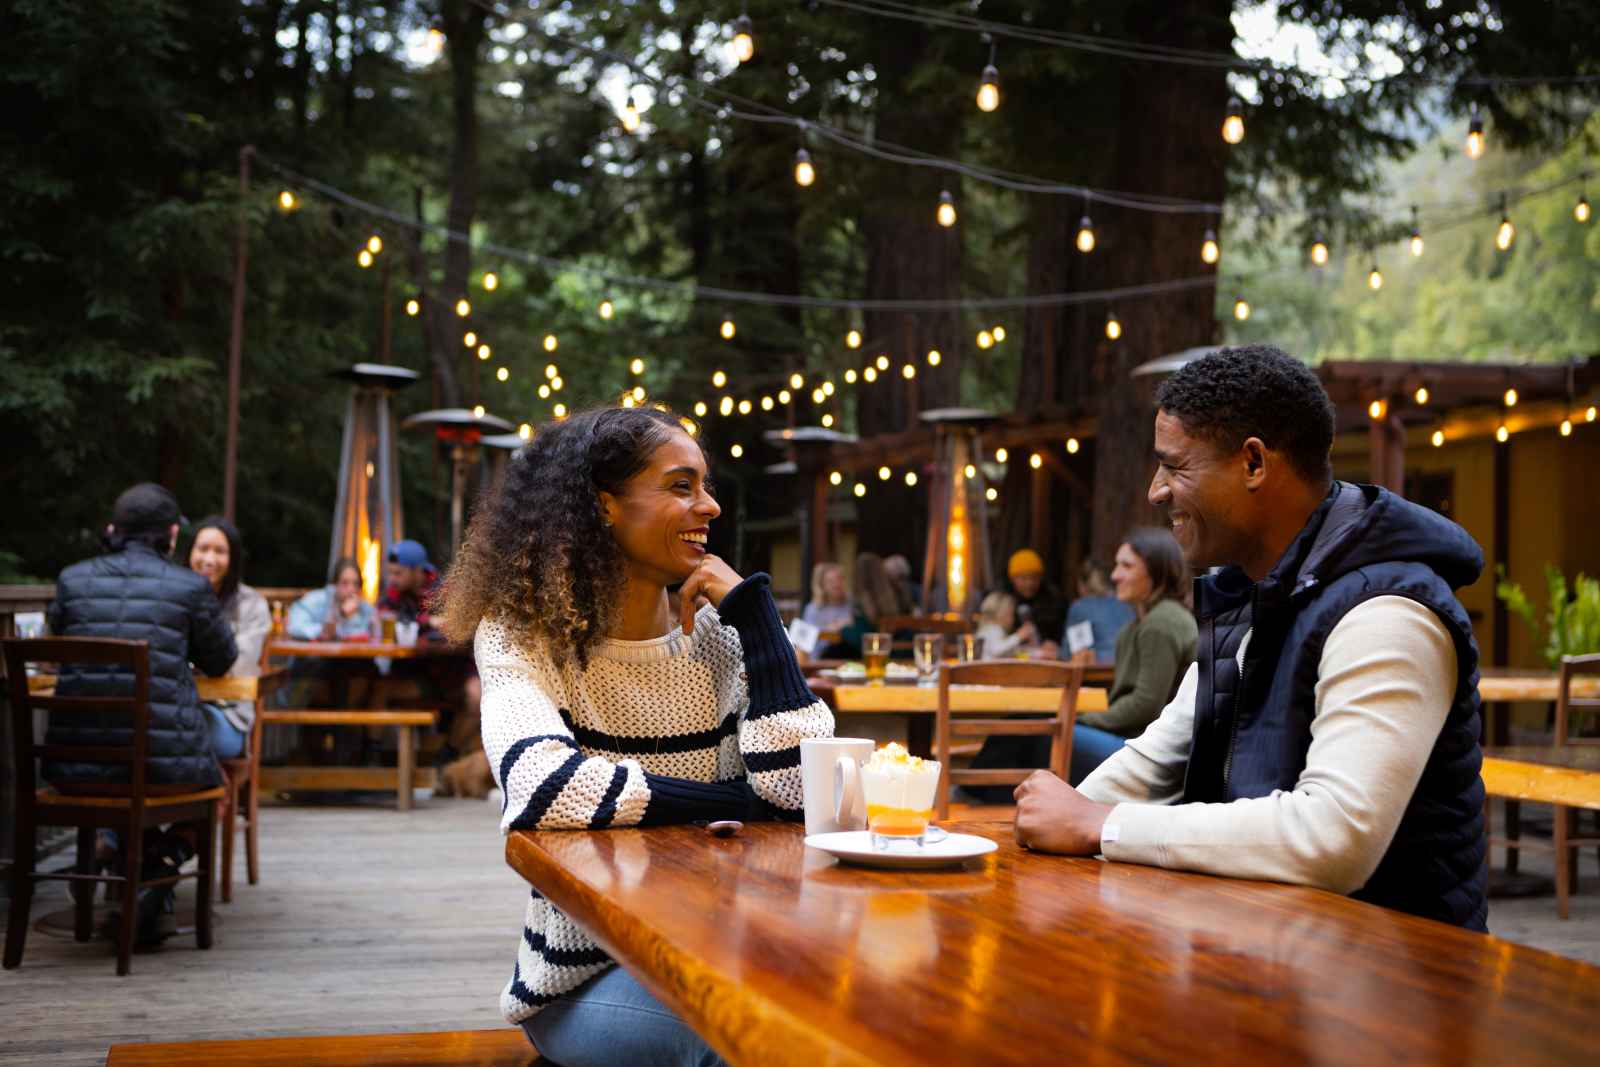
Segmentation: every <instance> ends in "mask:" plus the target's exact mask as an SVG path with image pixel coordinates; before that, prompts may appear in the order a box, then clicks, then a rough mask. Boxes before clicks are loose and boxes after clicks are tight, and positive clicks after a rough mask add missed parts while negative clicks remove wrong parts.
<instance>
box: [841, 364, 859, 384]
mask: <svg viewBox="0 0 1600 1067" xmlns="http://www.w3.org/2000/svg"><path fill="white" fill-rule="evenodd" d="M858 377H860V375H858V374H857V373H856V369H855V368H854V367H848V368H846V369H845V372H844V383H845V384H846V385H854V384H856V379H857V378H858Z"/></svg>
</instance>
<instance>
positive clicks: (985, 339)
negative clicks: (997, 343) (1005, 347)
mask: <svg viewBox="0 0 1600 1067" xmlns="http://www.w3.org/2000/svg"><path fill="white" fill-rule="evenodd" d="M978 347H979V348H993V347H994V334H992V333H990V332H989V331H988V330H979V331H978Z"/></svg>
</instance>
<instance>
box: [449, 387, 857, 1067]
mask: <svg viewBox="0 0 1600 1067" xmlns="http://www.w3.org/2000/svg"><path fill="white" fill-rule="evenodd" d="M691 425H692V424H691ZM721 512H722V509H721V508H720V507H719V506H718V505H717V502H716V499H715V498H714V497H713V496H712V494H711V483H710V478H709V477H708V474H707V470H706V456H705V452H704V451H703V450H702V449H701V447H700V444H699V442H698V441H697V440H696V439H695V438H694V437H692V436H690V435H689V434H688V433H686V432H685V429H684V427H683V426H682V425H680V424H679V421H678V419H677V418H676V417H674V416H673V415H671V414H669V413H667V412H664V411H659V410H657V409H655V408H600V409H595V410H592V411H585V412H581V413H579V414H576V415H573V416H572V417H571V418H568V419H565V420H562V421H560V422H556V423H552V424H549V425H546V426H543V427H541V428H540V429H539V432H538V434H537V435H536V436H535V437H534V438H533V440H532V441H531V442H530V443H529V444H527V445H524V446H523V447H522V448H520V449H518V450H517V451H516V452H515V453H513V454H512V457H511V460H510V462H509V463H508V464H507V465H506V470H505V474H504V475H503V476H502V477H501V479H500V481H499V482H498V483H497V484H496V486H495V488H494V490H493V491H492V492H491V493H490V495H489V497H488V499H487V500H485V501H484V503H482V504H481V505H480V506H479V508H478V510H477V512H476V514H474V515H473V518H472V526H471V528H470V529H469V530H468V532H467V537H466V541H465V543H464V544H463V545H462V546H461V551H460V552H459V553H457V555H456V559H455V562H454V563H453V565H452V566H451V568H450V572H449V574H448V576H447V577H446V578H445V584H444V589H443V604H442V611H441V612H439V616H440V623H441V626H442V629H443V630H444V632H445V635H446V636H447V637H448V638H449V639H450V640H451V641H452V642H453V643H458V644H465V643H467V642H469V641H470V642H472V644H473V649H474V652H475V654H476V657H477V662H478V673H479V675H480V677H481V679H482V683H483V704H482V716H483V747H484V750H485V752H486V753H487V754H488V757H489V767H490V769H491V771H492V772H493V774H494V777H495V780H496V782H497V783H498V784H499V786H500V788H501V789H502V791H503V793H504V797H505V803H504V807H503V809H502V816H501V820H500V827H501V830H502V831H504V832H507V833H509V832H510V831H512V830H601V829H605V828H608V827H631V826H660V825H666V824H669V823H690V822H696V821H700V820H717V819H741V820H748V819H754V818H773V817H784V818H790V819H797V818H799V817H800V814H801V809H802V795H801V788H800V742H801V741H802V740H804V739H806V738H810V737H827V736H829V735H831V734H832V733H833V716H832V715H831V714H830V713H829V711H828V708H827V705H825V704H823V703H821V702H820V701H818V700H817V699H816V697H815V696H813V695H812V693H811V691H810V690H809V689H808V688H807V687H806V682H805V678H804V677H803V676H802V675H801V673H800V667H799V664H798V663H796V661H795V652H794V647H793V646H792V645H791V644H790V643H789V639H788V636H787V635H786V634H785V633H784V630H783V623H782V622H781V621H780V620H779V618H778V608H777V605H776V604H775V603H774V602H773V599H772V593H771V591H770V589H769V585H770V580H769V579H768V577H767V575H765V574H753V575H751V576H750V577H748V578H741V577H740V576H739V575H738V574H736V573H734V571H733V569H732V568H731V567H729V566H728V565H727V564H726V563H724V562H723V561H722V560H720V559H718V558H717V557H716V556H713V555H709V554H708V553H707V551H706V544H707V539H708V535H709V533H710V529H711V523H712V522H713V521H714V520H715V519H716V518H717V516H718V515H720V514H721ZM680 583H681V585H680ZM668 586H679V589H678V596H679V605H680V610H679V611H678V612H674V611H673V610H672V608H671V607H670V606H669V600H668V596H667V588H668ZM524 914H525V918H524V921H523V930H522V931H521V937H519V938H518V939H517V949H516V966H515V968H514V969H513V971H512V974H511V981H510V982H509V983H507V985H506V987H505V991H504V993H502V995H501V997H500V1008H501V1011H502V1012H503V1013H504V1014H505V1017H506V1019H507V1020H508V1021H509V1022H511V1023H512V1024H514V1025H516V1024H520V1025H521V1026H522V1027H523V1029H524V1030H525V1031H526V1033H527V1034H528V1036H529V1038H530V1039H531V1040H532V1041H533V1043H534V1045H535V1046H536V1047H537V1048H538V1049H539V1052H540V1053H541V1054H542V1055H543V1056H545V1057H546V1058H547V1059H550V1060H552V1061H554V1062H556V1063H560V1064H562V1065H563V1067H589V1065H595V1067H599V1065H605V1064H636V1065H640V1067H658V1065H659V1067H667V1065H671V1067H678V1065H684V1067H688V1065H695V1067H710V1065H714V1064H720V1063H721V1062H722V1061H721V1060H720V1059H719V1058H718V1057H717V1055H716V1054H715V1053H714V1052H713V1051H712V1050H711V1049H710V1048H709V1047H708V1046H707V1045H706V1043H705V1041H704V1040H702V1039H701V1038H700V1037H699V1036H698V1035H697V1034H695V1032H694V1031H693V1030H691V1029H690V1028H689V1027H688V1026H686V1025H684V1023H683V1022H681V1021H680V1020H679V1019H678V1018H677V1017H676V1016H674V1015H673V1014H672V1012H671V1011H670V1010H669V1009H667V1008H666V1007H664V1006H662V1004H661V1003H660V1002H659V1001H657V1000H656V999H655V998H654V997H653V996H651V994H650V993H649V991H648V990H646V989H645V988H644V987H643V986H642V985H640V984H639V982H638V981H637V980H636V979H635V978H633V977H632V976H631V975H629V974H628V972H627V971H625V970H622V969H621V968H619V967H617V966H616V964H615V963H614V961H613V960H612V959H611V958H610V957H609V956H607V955H606V953H605V951H604V950H603V949H602V948H601V947H600V946H599V945H598V944H597V943H596V942H595V941H594V940H593V939H592V938H591V937H590V936H589V935H588V933H587V932H585V931H584V929H583V928H582V927H581V926H579V925H578V924H577V923H575V922H573V921H572V920H571V919H569V918H568V917H567V916H566V915H564V914H563V913H562V912H561V911H560V910H558V909H557V908H556V907H555V906H554V905H553V904H551V903H550V902H549V901H548V900H546V899H545V898H544V897H543V896H541V895H540V894H538V893H534V894H533V899H532V900H531V901H530V902H529V903H528V905H527V908H526V911H525V913H524ZM508 934H509V931H508ZM508 940H509V937H508Z"/></svg>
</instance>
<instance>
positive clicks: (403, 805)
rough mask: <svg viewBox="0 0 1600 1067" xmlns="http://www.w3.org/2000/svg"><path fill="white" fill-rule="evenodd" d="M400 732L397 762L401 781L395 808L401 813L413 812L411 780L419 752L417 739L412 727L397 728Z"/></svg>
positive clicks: (396, 794)
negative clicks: (415, 745) (412, 732)
mask: <svg viewBox="0 0 1600 1067" xmlns="http://www.w3.org/2000/svg"><path fill="white" fill-rule="evenodd" d="M396 729H397V730H399V731H400V739H399V746H398V752H397V756H398V759H397V760H396V762H397V763H399V772H400V780H399V782H398V783H397V784H396V786H395V798H394V799H395V806H396V807H397V808H399V809H400V810H401V811H410V810H411V779H412V777H413V775H414V773H415V771H416V765H417V752H416V749H415V748H414V747H412V746H413V745H414V744H415V739H414V738H413V737H412V734H411V727H409V726H399V727H396Z"/></svg>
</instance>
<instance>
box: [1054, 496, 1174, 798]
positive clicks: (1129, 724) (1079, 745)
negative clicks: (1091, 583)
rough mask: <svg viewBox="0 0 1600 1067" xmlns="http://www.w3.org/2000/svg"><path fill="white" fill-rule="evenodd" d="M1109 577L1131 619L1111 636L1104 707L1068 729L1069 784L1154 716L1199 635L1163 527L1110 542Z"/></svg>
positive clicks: (1135, 734)
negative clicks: (1112, 663)
mask: <svg viewBox="0 0 1600 1067" xmlns="http://www.w3.org/2000/svg"><path fill="white" fill-rule="evenodd" d="M1111 584H1112V586H1113V587H1114V588H1115V589H1116V593H1117V599H1118V600H1120V601H1122V602H1123V603H1124V604H1127V605H1128V606H1129V607H1131V608H1132V609H1133V612H1134V621H1133V622H1132V623H1130V624H1129V625H1127V626H1125V627H1123V629H1122V632H1121V633H1120V634H1118V635H1117V658H1116V664H1117V669H1116V675H1115V677H1114V678H1113V680H1112V682H1111V691H1110V692H1109V693H1108V694H1107V700H1108V706H1107V708H1106V710H1105V711H1086V712H1080V713H1079V714H1078V722H1077V725H1076V726H1074V727H1073V729H1072V772H1071V781H1072V784H1073V785H1077V784H1078V783H1079V782H1081V781H1083V779H1084V778H1086V777H1088V775H1089V772H1090V771H1092V770H1094V769H1095V768H1096V767H1098V766H1100V764H1101V763H1103V762H1105V760H1106V759H1107V758H1108V757H1110V755H1111V754H1112V753H1113V752H1115V751H1116V750H1117V749H1119V748H1121V747H1122V746H1123V744H1124V743H1125V742H1126V741H1127V740H1128V739H1129V738H1131V737H1138V736H1139V735H1140V734H1141V733H1143V732H1144V729H1145V727H1147V726H1149V725H1150V724H1151V723H1152V722H1154V721H1155V720H1156V717H1157V716H1158V715H1160V714H1161V709H1162V708H1164V707H1166V706H1167V703H1168V701H1170V700H1171V699H1172V697H1173V694H1175V693H1176V692H1177V691H1178V683H1179V682H1180V681H1182V680H1183V673H1184V672H1185V671H1187V670H1188V669H1189V664H1191V663H1193V662H1194V649H1195V641H1196V640H1197V639H1198V637H1199V629H1198V628H1197V627H1196V625H1195V621H1194V615H1192V614H1191V613H1190V611H1189V607H1188V603H1189V568H1188V565H1187V564H1186V563H1184V559H1183V550H1182V549H1181V548H1179V547H1178V542H1177V540H1176V539H1175V538H1174V537H1173V536H1172V532H1171V531H1170V530H1166V529H1163V528H1158V527H1152V526H1142V527H1139V528H1138V529H1135V530H1133V531H1132V532H1130V533H1129V534H1128V537H1127V539H1126V540H1125V541H1123V543H1122V545H1121V546H1120V547H1118V549H1117V555H1116V564H1115V566H1114V567H1113V568H1112V570H1111Z"/></svg>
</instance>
